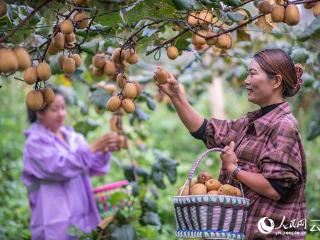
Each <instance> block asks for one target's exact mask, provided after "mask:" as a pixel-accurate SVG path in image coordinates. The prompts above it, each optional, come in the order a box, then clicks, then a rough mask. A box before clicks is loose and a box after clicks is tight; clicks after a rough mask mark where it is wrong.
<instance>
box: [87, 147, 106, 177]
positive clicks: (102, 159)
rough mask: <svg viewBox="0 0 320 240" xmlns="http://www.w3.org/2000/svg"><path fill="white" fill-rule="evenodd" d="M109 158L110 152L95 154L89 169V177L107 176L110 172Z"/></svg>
mask: <svg viewBox="0 0 320 240" xmlns="http://www.w3.org/2000/svg"><path fill="white" fill-rule="evenodd" d="M110 158H111V153H110V152H101V151H99V152H96V153H95V154H94V159H93V164H92V165H91V167H90V169H89V173H90V176H99V175H104V174H107V173H108V172H109V171H110V164H111V161H110Z"/></svg>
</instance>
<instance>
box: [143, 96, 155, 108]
mask: <svg viewBox="0 0 320 240" xmlns="http://www.w3.org/2000/svg"><path fill="white" fill-rule="evenodd" d="M146 101H147V106H148V108H149V109H150V110H152V111H153V110H155V109H156V106H157V105H156V101H155V100H154V99H153V98H151V97H149V96H147V98H146Z"/></svg>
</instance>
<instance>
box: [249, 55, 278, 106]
mask: <svg viewBox="0 0 320 240" xmlns="http://www.w3.org/2000/svg"><path fill="white" fill-rule="evenodd" d="M244 83H245V87H246V89H247V91H248V100H249V101H250V102H252V103H255V104H258V105H259V106H261V107H264V106H267V105H270V104H273V103H278V102H282V101H284V99H283V96H282V85H281V84H282V78H281V76H280V75H276V76H274V77H273V78H272V79H270V77H269V76H268V75H267V74H266V72H265V71H263V70H262V68H261V67H260V65H259V64H258V62H257V61H256V60H254V59H253V60H252V61H251V62H250V64H249V67H248V76H247V79H246V80H245V81H244Z"/></svg>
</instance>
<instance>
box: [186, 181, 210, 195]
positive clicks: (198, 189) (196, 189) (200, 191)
mask: <svg viewBox="0 0 320 240" xmlns="http://www.w3.org/2000/svg"><path fill="white" fill-rule="evenodd" d="M190 194H191V195H205V194H207V188H206V186H205V185H204V184H202V183H196V184H195V185H193V186H192V187H191V189H190Z"/></svg>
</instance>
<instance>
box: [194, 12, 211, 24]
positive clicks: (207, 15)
mask: <svg viewBox="0 0 320 240" xmlns="http://www.w3.org/2000/svg"><path fill="white" fill-rule="evenodd" d="M198 17H199V24H201V25H202V24H210V23H211V22H212V17H213V16H212V13H211V12H210V11H208V10H203V11H201V12H200V13H199V15H198Z"/></svg>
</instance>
